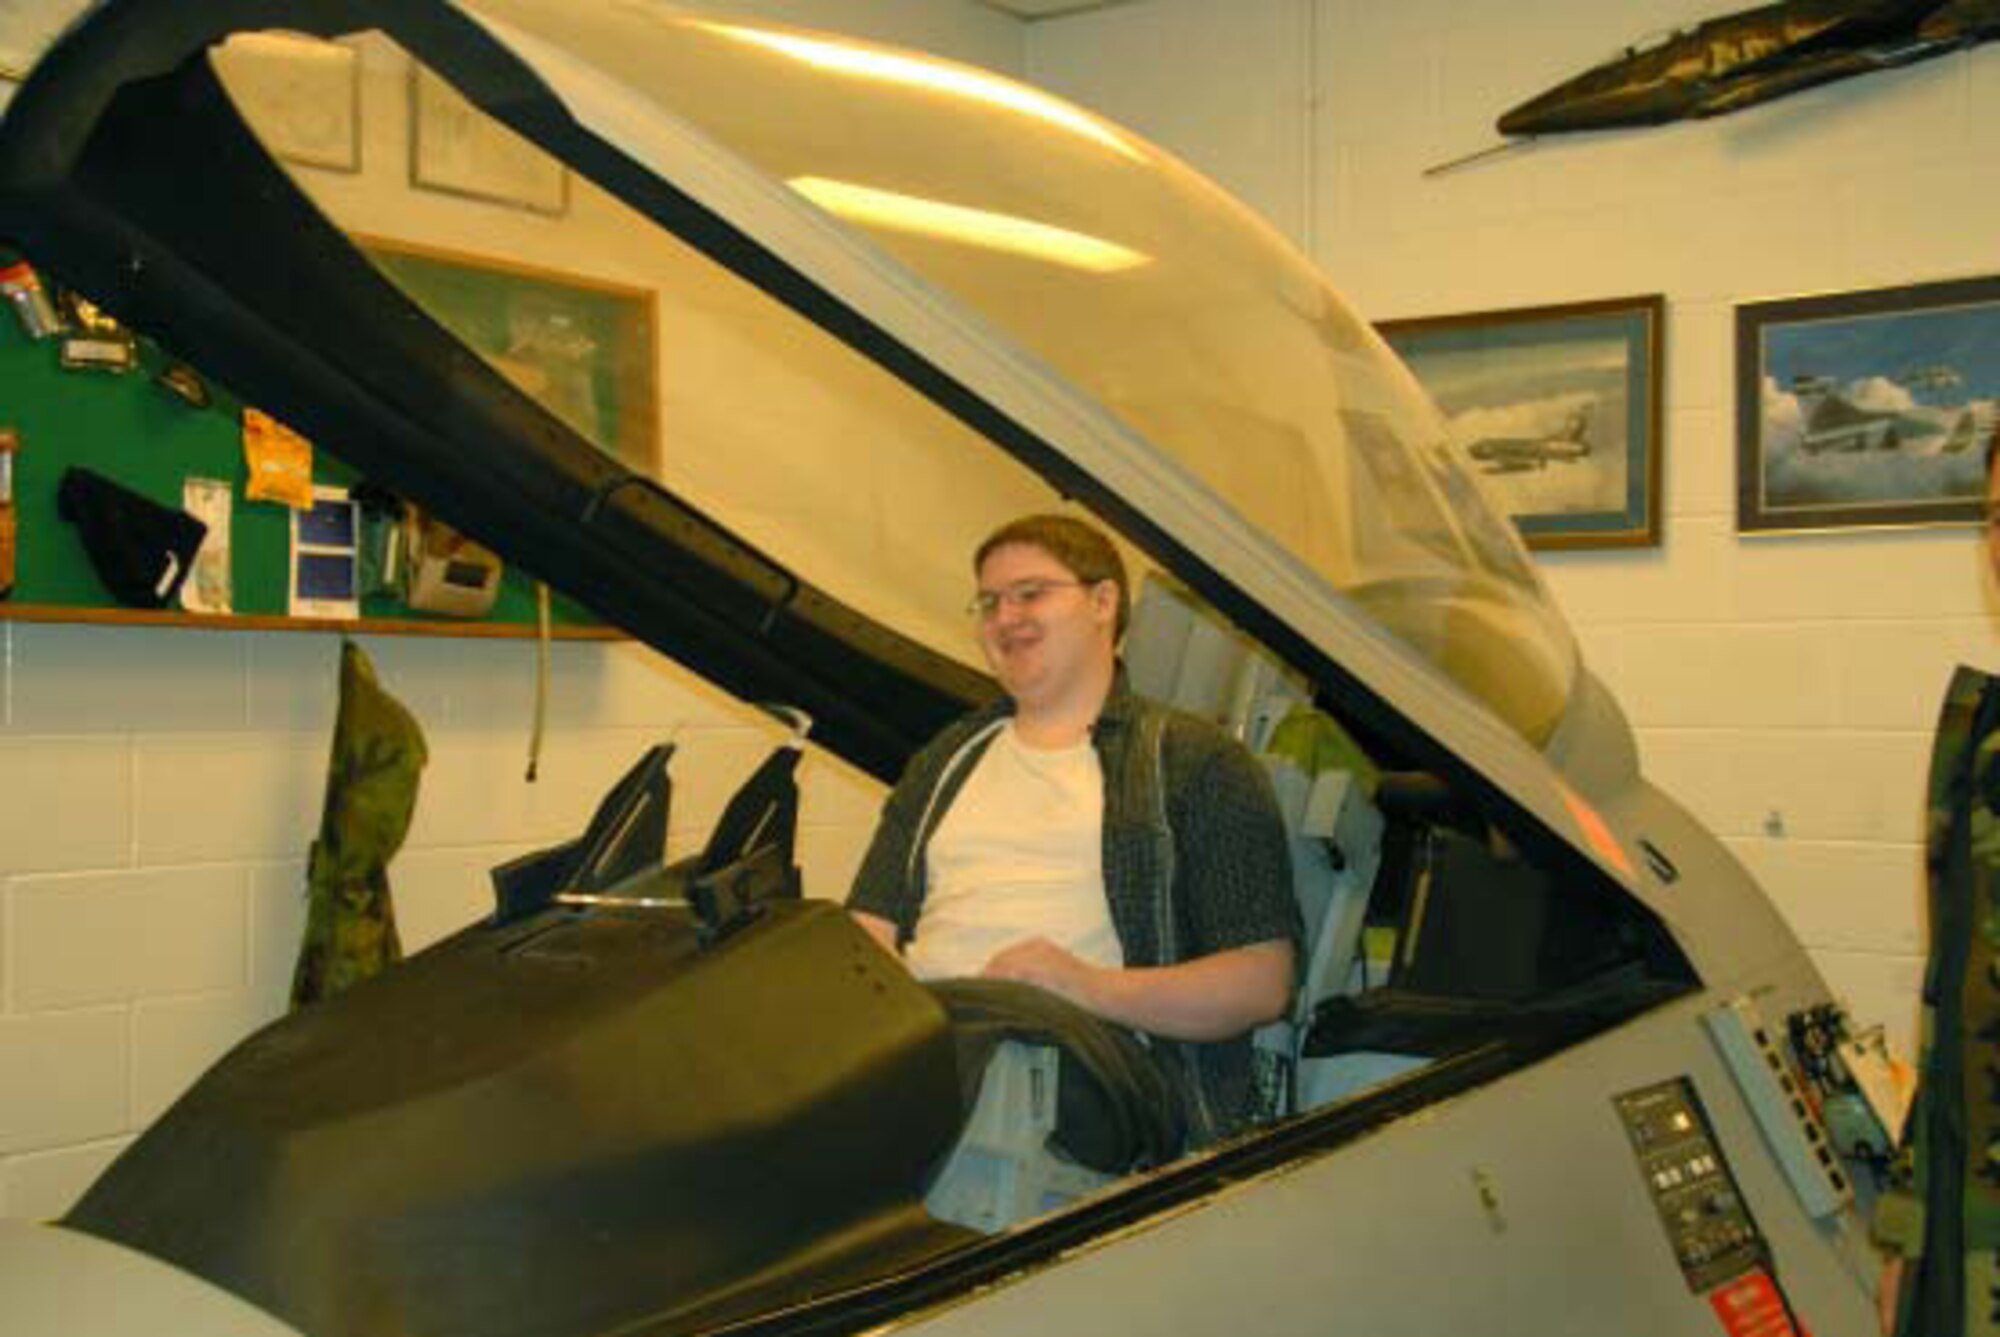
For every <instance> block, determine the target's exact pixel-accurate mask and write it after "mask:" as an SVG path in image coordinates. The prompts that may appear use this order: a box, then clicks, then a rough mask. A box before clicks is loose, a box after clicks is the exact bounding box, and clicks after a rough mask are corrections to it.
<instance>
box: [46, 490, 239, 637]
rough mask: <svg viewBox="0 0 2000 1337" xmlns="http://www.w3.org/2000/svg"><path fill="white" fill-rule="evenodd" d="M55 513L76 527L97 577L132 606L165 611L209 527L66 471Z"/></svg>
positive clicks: (132, 493) (115, 595)
mask: <svg viewBox="0 0 2000 1337" xmlns="http://www.w3.org/2000/svg"><path fill="white" fill-rule="evenodd" d="M56 514H57V515H59V516H61V517H62V518H63V519H65V520H67V521H69V522H70V523H71V524H73V525H75V526H76V527H77V531H78V533H79V534H80V535H81V536H82V538H83V550H84V552H86V553H88V554H89V556H90V565H91V567H92V568H93V569H95V570H96V572H97V578H98V579H99V580H102V581H103V582H104V587H105V588H106V589H108V590H110V591H111V593H112V596H113V597H114V598H116V599H117V600H118V602H119V603H122V604H124V605H126V606H127V607H128V608H165V607H166V606H167V605H169V604H171V603H172V602H173V601H174V597H175V596H176V595H178V594H179V593H180V592H181V584H182V582H184V581H185V580H186V579H187V577H188V572H190V571H192V570H193V569H194V555H195V553H196V551H197V550H199V549H200V547H201V540H202V538H203V536H205V535H206V534H207V533H208V526H207V525H205V524H203V523H202V522H201V521H199V520H197V519H195V518H194V517H193V516H192V515H189V514H188V513H187V512H186V511H180V510H175V509H173V508H172V507H168V506H162V505H160V504H159V503H158V502H156V501H154V500H152V499H151V498H150V497H142V496H140V495H139V494H138V493H136V492H134V491H132V490H131V489H130V488H128V487H124V486H122V485H120V484H118V483H114V482H112V481H111V480H110V479H109V478H106V477H105V476H104V475H103V474H100V473H98V472H96V471H95V470H91V469H85V468H81V467H72V468H70V469H68V470H65V471H64V473H63V477H62V484H61V486H60V487H59V488H58V489H57V491H56Z"/></svg>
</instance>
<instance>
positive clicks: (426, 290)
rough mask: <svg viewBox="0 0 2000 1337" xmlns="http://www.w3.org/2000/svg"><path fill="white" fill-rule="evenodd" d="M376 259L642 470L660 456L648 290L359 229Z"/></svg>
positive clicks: (565, 417) (533, 392) (572, 420)
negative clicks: (372, 233)
mask: <svg viewBox="0 0 2000 1337" xmlns="http://www.w3.org/2000/svg"><path fill="white" fill-rule="evenodd" d="M359 240H360V242H361V246H362V249H363V250H365V251H366V252H367V253H368V256H369V258H370V259H371V260H373V261H374V263H375V264H376V265H377V266H378V267H379V268H380V269H381V270H382V272H383V273H384V274H386V275H387V276H388V277H389V279H390V280H391V281H392V282H393V283H395V285H396V286H397V287H398V288H400V289H401V290H402V291H403V292H404V293H405V294H407V295H408V296H409V297H410V298H411V299H412V300H413V301H415V302H416V303H417V305H418V306H420V307H422V308H423V309H424V310H425V311H426V312H427V313H428V314H429V315H430V316H431V317H432V318H433V319H434V320H436V321H437V322H438V323H439V324H441V325H443V326H444V327H445V328H446V329H448V330H450V331H451V332H452V333H453V334H455V335H457V336H458V338H459V339H460V340H461V341H462V342H463V343H464V344H465V346H466V347H467V348H469V349H471V350H472V351H473V352H475V353H477V354H479V356H481V357H482V358H484V359H485V360H486V361H487V362H488V363H489V364H490V365H491V366H492V367H493V368H494V369H495V370H497V371H498V372H499V373H500V374H501V375H503V376H505V377H506V378H507V379H508V380H509V381H511V382H512V383H513V384H514V386H515V388H517V389H519V390H520V391H521V392H522V393H524V394H526V395H527V396H529V397H530V398H531V399H533V400H535V401H536V402H537V403H539V404H541V405H542V407H544V408H546V409H548V410H549V412H551V413H553V414H554V415H555V416H556V417H558V418H560V419H562V421H563V422H565V423H567V424H568V425H569V426H571V427H572V428H574V429H576V431H577V432H578V433H579V434H581V435H582V436H583V437H584V438H585V439H586V440H588V441H590V442H591V443H592V444H593V445H595V446H597V447H598V448H599V449H600V450H602V451H604V452H605V453H606V454H607V455H610V456H612V457H613V458H614V459H616V460H618V461H620V462H621V463H623V464H625V465H627V466H629V467H630V468H632V469H634V470H636V471H637V472H639V473H642V474H651V473H653V472H654V471H655V469H656V467H657V465H658V462H659V435H658V428H659V409H658V391H657V387H656V383H655V381H656V377H655V360H654V359H655V348H656V335H655V329H654V295H653V293H652V292H651V291H649V290H647V289H643V288H636V287H630V286H626V285H623V284H616V283H609V282H606V281H603V280H600V279H595V278H586V277H583V276H580V275H575V274H558V273H554V272H552V271H548V270H540V269H530V268H528V267H526V266H523V265H517V264H512V263H501V262H499V261H496V260H494V259H493V258H491V257H485V256H473V255H463V254H459V253H457V252H453V251H443V250H436V249H432V248H429V247H421V246H413V245H411V244H409V243H407V242H402V241H390V240H388V239H386V238H377V237H362V238H360V239H359Z"/></svg>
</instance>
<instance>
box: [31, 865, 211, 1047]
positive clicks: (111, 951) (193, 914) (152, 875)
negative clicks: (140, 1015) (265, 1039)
mask: <svg viewBox="0 0 2000 1337" xmlns="http://www.w3.org/2000/svg"><path fill="white" fill-rule="evenodd" d="M245 887H246V883H245V876H244V872H243V870H242V869H241V868H233V867H205V868H173V869H145V870H134V871H131V872H120V873H82V874H63V875H59V876H50V877H24V878H17V879H15V880H14V882H13V884H12V885H11V886H10V887H9V888H8V889H7V899H8V909H9V911H10V914H11V930H12V931H11V934H10V937H9V943H8V956H9V960H8V970H7V973H8V977H9V978H10V979H11V980H12V981H13V1006H14V1009H15V1010H16V1011H19V1012H35V1011H58V1010H62V1009H74V1008H79V1007H86V1006H89V1005H92V1004H97V1003H114V1002H124V1001H127V1000H130V999H133V998H137V997H140V996H142V995H149V994H171V993H194V992H200V991H203V990H211V989H230V988H241V987H242V986H243V984H244V979H245V959H246V958H245V948H244V935H245V925H246V922H247V917H246V913H245V901H244V897H245Z"/></svg>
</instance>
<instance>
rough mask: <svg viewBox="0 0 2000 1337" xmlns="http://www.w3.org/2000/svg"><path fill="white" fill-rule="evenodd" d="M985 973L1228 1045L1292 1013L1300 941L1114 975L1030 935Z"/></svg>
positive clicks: (1137, 1023) (1089, 1008)
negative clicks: (1289, 1009)
mask: <svg viewBox="0 0 2000 1337" xmlns="http://www.w3.org/2000/svg"><path fill="white" fill-rule="evenodd" d="M980 973H981V974H982V975H985V976H986V977H987V978H989V979H1003V980H1014V981H1016V982H1018V983H1021V984H1032V985H1034V986H1035V987H1036V988H1038V989H1046V990H1047V991H1048V992H1050V993H1052V994H1055V995H1057V996H1058V997H1060V998H1063V999H1066V1000H1067V1001H1069V1002H1071V1003H1074V1004H1076V1005H1077V1006H1078V1007H1080V1008H1082V1009H1083V1010H1084V1011H1086V1012H1090V1013H1093V1014H1095V1015H1096V1016H1099V1017H1102V1018H1104V1020H1106V1021H1112V1022H1117V1023H1118V1024H1119V1025H1121V1026H1130V1027H1132V1028H1134V1029H1135V1030H1141V1031H1145V1032H1147V1033H1149V1034H1152V1035H1159V1036H1164V1037H1166V1038H1167V1039H1170V1040H1228V1039H1232V1038H1234V1037H1235V1036H1238V1035H1242V1034H1243V1033H1244V1032H1246V1031H1249V1030H1251V1029H1253V1028H1255V1027H1257V1026H1260V1025H1262V1024H1263V1023H1265V1022H1267V1021H1272V1020H1275V1019H1276V1018H1278V1017H1281V1016H1283V1015H1284V1013H1285V1008H1286V1007H1287V1006H1288V1005H1289V1004H1290V1002H1291V997H1292V944H1291V943H1289V942H1286V941H1284V940H1282V939H1277V940H1273V941H1271V942H1259V943H1252V944H1251V945H1250V946H1248V947H1235V948H1231V949H1229V950H1227V951H1221V952H1216V953H1215V954H1214V955H1212V956H1203V957H1197V958H1196V959H1194V960H1192V961H1183V962H1182V963H1180V964H1179V965H1175V966H1149V967H1127V968H1126V969H1123V970H1114V969H1112V968H1110V967H1108V966H1094V965H1091V964H1090V963H1089V962H1087V961H1083V960H1080V959H1078V958H1077V957H1075V956H1073V955H1071V954H1070V953H1069V952H1066V951H1064V950H1063V949H1062V948H1060V947H1058V946H1056V945H1055V944H1054V943H1052V942H1050V941H1049V940H1048V939H1046V938H1029V939H1027V940H1026V941H1024V942H1017V943H1014V944H1013V945H1011V946H1008V947H1003V948H1002V949H1001V950H999V951H998V952H995V953H994V954H993V957H992V959H991V960H989V961H988V962H987V963H986V966H985V968H984V969H983V970H982V971H981V972H980Z"/></svg>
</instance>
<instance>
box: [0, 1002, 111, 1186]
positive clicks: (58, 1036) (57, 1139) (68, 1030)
mask: <svg viewBox="0 0 2000 1337" xmlns="http://www.w3.org/2000/svg"><path fill="white" fill-rule="evenodd" d="M130 1073H131V1013H130V1009H128V1008H123V1007H114V1008H97V1009H92V1010H90V1011H87V1012H51V1013H45V1014H43V1015H40V1016H32V1017H0V1153H13V1152H19V1151H41V1150H44V1149H46V1148H50V1147H60V1146H64V1145H66V1144H69V1143H74V1142H87V1141H90V1140H92V1139H94V1138H102V1137H111V1136H114V1135H116V1134H119V1133H124V1132H128V1131H130V1129H131V1126H132V1125H131V1117H130V1116H131V1100H130V1091H129V1081H130Z"/></svg>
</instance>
